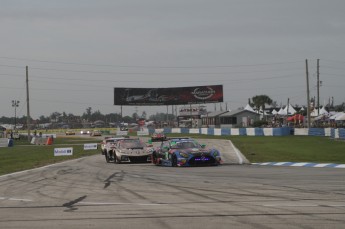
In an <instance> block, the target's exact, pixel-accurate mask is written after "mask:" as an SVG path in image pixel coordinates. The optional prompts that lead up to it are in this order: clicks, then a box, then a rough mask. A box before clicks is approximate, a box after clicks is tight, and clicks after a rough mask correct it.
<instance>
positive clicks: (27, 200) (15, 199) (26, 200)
mask: <svg viewBox="0 0 345 229" xmlns="http://www.w3.org/2000/svg"><path fill="white" fill-rule="evenodd" d="M8 200H14V201H25V202H32V200H29V199H17V198H9V199H8Z"/></svg>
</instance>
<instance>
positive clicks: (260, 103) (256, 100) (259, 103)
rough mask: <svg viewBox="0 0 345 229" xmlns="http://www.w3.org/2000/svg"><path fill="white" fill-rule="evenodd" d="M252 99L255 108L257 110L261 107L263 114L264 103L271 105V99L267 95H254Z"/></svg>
mask: <svg viewBox="0 0 345 229" xmlns="http://www.w3.org/2000/svg"><path fill="white" fill-rule="evenodd" d="M252 101H253V104H254V106H255V107H256V109H257V110H258V111H259V110H260V108H262V111H263V115H265V105H266V104H267V105H271V104H272V102H273V101H272V99H271V98H270V97H269V96H267V95H256V96H254V97H252Z"/></svg>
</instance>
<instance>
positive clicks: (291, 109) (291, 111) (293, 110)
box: [284, 104, 296, 115]
mask: <svg viewBox="0 0 345 229" xmlns="http://www.w3.org/2000/svg"><path fill="white" fill-rule="evenodd" d="M288 108H289V115H290V114H295V113H296V110H295V108H293V107H292V106H291V104H289V106H286V107H285V108H284V111H285V113H286V114H287V112H288Z"/></svg>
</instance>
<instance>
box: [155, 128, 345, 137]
mask: <svg viewBox="0 0 345 229" xmlns="http://www.w3.org/2000/svg"><path fill="white" fill-rule="evenodd" d="M156 131H163V132H164V133H166V134H170V133H181V134H204V135H216V136H288V135H297V136H323V137H331V138H335V139H345V129H344V128H342V129H334V128H295V129H294V128H290V127H281V128H191V129H190V128H163V129H156ZM153 132H155V129H149V133H150V134H152V133H153Z"/></svg>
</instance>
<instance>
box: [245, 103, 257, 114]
mask: <svg viewBox="0 0 345 229" xmlns="http://www.w3.org/2000/svg"><path fill="white" fill-rule="evenodd" d="M244 109H245V110H247V111H252V112H255V111H254V109H253V108H252V107H251V106H250V105H249V104H247V106H246V107H245V108H244Z"/></svg>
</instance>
